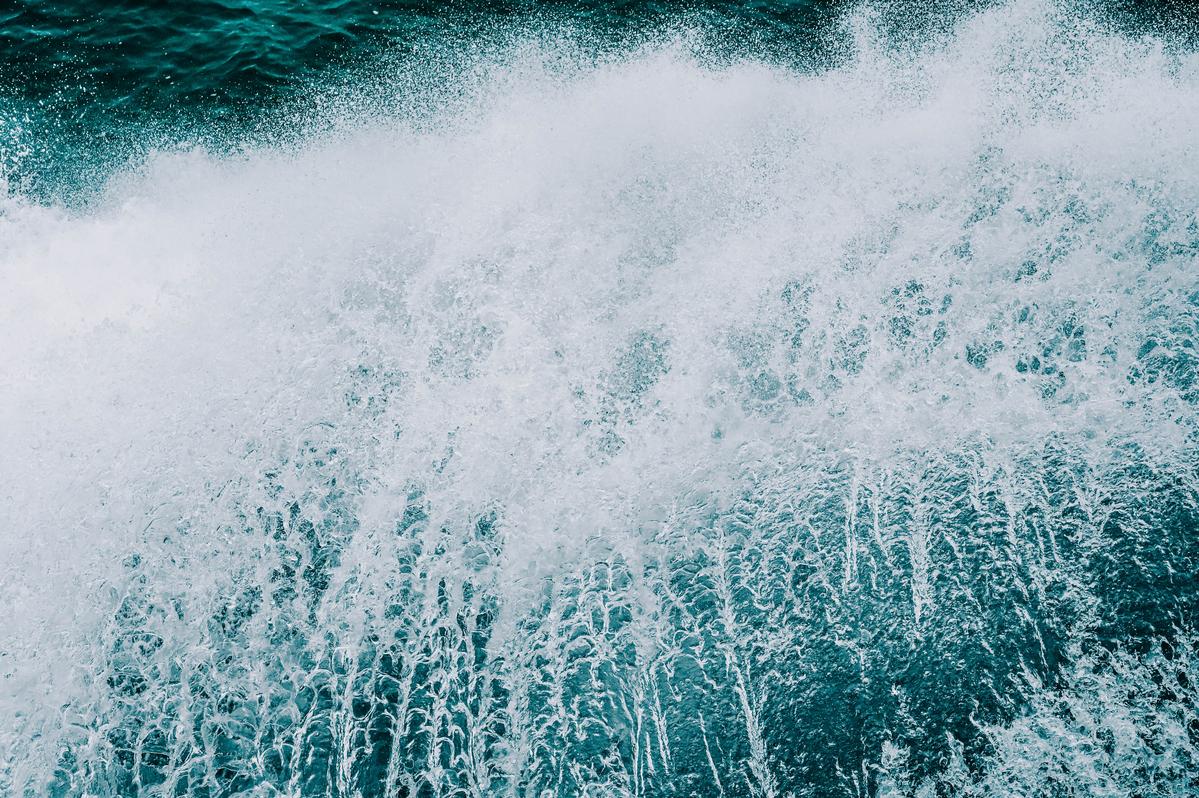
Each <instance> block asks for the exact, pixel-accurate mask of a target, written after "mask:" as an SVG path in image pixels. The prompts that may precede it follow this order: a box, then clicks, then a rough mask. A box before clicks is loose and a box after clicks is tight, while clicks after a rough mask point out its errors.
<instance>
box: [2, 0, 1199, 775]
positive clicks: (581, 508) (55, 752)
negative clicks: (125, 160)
mask: <svg viewBox="0 0 1199 798" xmlns="http://www.w3.org/2000/svg"><path fill="white" fill-rule="evenodd" d="M850 24H852V25H853V26H854V27H853V30H854V31H855V35H854V37H853V41H854V50H853V52H852V54H850V55H848V56H847V57H846V59H845V62H844V63H843V64H841V65H839V66H836V67H833V68H829V69H825V70H822V71H797V70H792V69H787V68H784V67H781V66H771V65H767V64H764V63H760V62H755V61H752V60H736V61H734V62H731V63H729V62H725V63H713V62H712V61H711V60H710V59H705V58H703V57H702V55H698V54H696V53H695V51H694V50H693V49H692V48H690V47H689V46H688V44H687V41H686V37H685V36H684V37H681V38H680V39H678V40H676V41H674V42H667V43H661V44H656V45H653V46H646V47H642V48H638V49H635V50H633V51H631V52H626V53H624V54H623V55H620V56H614V55H611V54H608V55H604V56H596V55H588V54H587V53H586V52H584V49H585V48H582V49H581V48H577V47H574V48H572V47H571V46H568V45H566V44H562V43H561V42H558V41H556V40H554V39H553V37H550V36H546V37H527V38H525V39H523V40H521V42H519V43H517V44H513V45H512V46H510V47H508V48H507V49H506V50H504V52H502V53H500V54H498V55H497V54H494V53H492V54H489V55H485V56H484V55H479V56H478V57H477V59H476V60H475V61H474V62H473V63H472V64H471V65H470V69H469V70H467V71H466V72H464V74H469V77H470V80H469V81H465V82H463V83H462V84H460V87H459V90H458V91H457V92H456V93H450V94H447V90H446V89H445V86H444V84H439V83H438V82H437V81H436V80H420V79H418V78H420V77H421V76H419V75H415V74H414V75H405V74H401V75H397V76H395V84H396V86H398V87H399V88H397V89H396V96H397V97H400V98H401V99H402V101H400V100H397V101H396V103H395V105H394V107H393V109H392V111H390V112H379V113H374V114H372V115H371V116H370V118H369V121H362V120H359V121H357V122H355V121H345V122H344V123H342V124H339V125H334V126H332V127H331V128H329V129H325V130H324V131H323V132H321V133H319V134H312V135H301V136H299V137H298V141H297V140H292V141H291V142H290V143H288V144H280V145H276V146H269V145H254V146H250V147H247V148H245V149H244V150H243V151H241V152H237V153H223V154H211V153H206V152H205V151H203V150H199V149H196V150H179V151H175V152H170V153H162V154H159V155H157V156H154V157H152V158H150V159H149V160H148V161H147V162H146V163H145V164H144V166H142V167H140V168H138V169H136V170H133V171H131V172H127V173H123V174H121V175H118V176H116V177H114V178H113V179H112V180H111V182H110V184H109V185H108V186H107V187H106V188H105V189H104V190H103V191H101V192H100V194H99V196H97V197H96V198H95V199H94V200H92V201H90V202H88V203H86V204H85V207H68V206H65V205H46V204H38V203H36V202H33V201H30V200H28V199H26V198H23V197H22V196H21V195H20V193H19V192H17V191H15V190H12V191H9V192H8V196H7V197H6V198H5V199H4V200H3V201H2V202H3V206H2V210H0V273H3V275H4V282H5V290H4V292H3V293H2V294H0V311H2V314H0V336H2V340H4V341H5V342H6V344H7V351H6V352H5V353H4V354H3V356H2V357H3V363H4V372H5V374H6V375H7V377H6V379H5V380H4V381H3V384H0V413H2V414H3V418H4V419H5V423H4V424H3V425H0V453H2V454H0V497H3V506H4V507H5V513H4V516H5V524H6V528H7V530H8V531H7V532H6V533H5V534H3V535H0V563H3V565H2V566H0V591H2V592H0V598H2V600H0V606H4V607H5V608H7V609H6V611H5V612H6V613H7V614H8V617H7V618H4V619H3V622H0V685H3V689H2V690H0V792H4V793H6V794H12V795H43V794H47V795H56V796H57V795H63V796H66V795H88V796H117V795H122V796H123V795H136V794H142V795H191V796H218V795H220V796H226V795H246V796H250V795H252V796H267V795H286V796H375V795H386V796H411V797H412V798H416V796H421V797H422V798H424V797H426V796H450V795H453V796H483V795H522V796H549V795H553V796H568V795H580V796H582V795H591V796H600V795H603V796H617V795H638V796H640V795H660V796H673V795H696V796H699V795H704V796H709V795H710V796H742V795H745V796H788V795H790V796H801V795H814V796H824V795H852V796H895V795H919V796H933V795H980V796H981V795H988V796H997V795H1013V796H1014V795H1020V796H1029V795H1045V796H1049V795H1053V796H1064V795H1088V796H1090V795H1129V794H1137V795H1179V796H1181V795H1188V794H1194V792H1195V791H1196V790H1199V782H1197V781H1196V776H1195V774H1196V773H1199V712H1197V710H1196V706H1197V705H1199V692H1197V689H1199V688H1196V679H1199V644H1197V638H1196V636H1195V631H1194V629H1193V628H1192V626H1191V624H1192V623H1193V620H1194V618H1195V617H1196V615H1195V613H1196V611H1197V610H1199V459H1197V458H1196V454H1195V452H1196V451H1197V449H1196V445H1197V443H1199V441H1197V433H1199V415H1197V412H1196V411H1197V404H1199V271H1197V270H1196V265H1197V259H1199V216H1197V209H1199V151H1197V142H1199V58H1197V57H1196V56H1195V55H1193V54H1192V53H1191V52H1189V51H1186V50H1182V49H1179V48H1172V47H1169V46H1167V45H1165V44H1163V43H1162V42H1160V41H1156V40H1151V39H1144V40H1133V39H1130V38H1128V37H1125V36H1120V35H1116V34H1114V33H1110V32H1107V31H1105V30H1104V29H1102V28H1101V27H1099V26H1097V25H1095V24H1093V23H1088V22H1085V21H1083V20H1080V19H1079V18H1077V17H1076V16H1074V15H1072V14H1070V13H1068V12H1065V11H1062V10H1060V9H1059V8H1057V7H1056V6H1053V5H1050V4H1046V3H1043V2H1037V1H1036V0H1018V1H1017V2H1014V3H1011V4H1009V5H1008V6H1006V7H1004V8H1000V9H996V10H992V11H988V12H985V13H982V14H979V15H976V16H973V17H971V18H969V19H966V20H963V21H961V22H960V23H959V24H958V25H957V26H956V27H955V28H954V29H953V31H952V32H951V33H945V34H942V35H939V36H934V37H932V40H931V41H928V42H925V43H924V44H921V45H920V46H918V47H916V46H913V47H908V48H894V47H889V46H887V45H886V44H884V43H883V42H882V38H881V36H880V35H879V34H878V33H877V31H876V28H875V27H874V26H872V24H871V21H870V17H869V15H868V14H859V15H858V16H856V17H854V18H853V21H852V22H851V23H850ZM413 68H414V69H415V67H413ZM438 85H440V86H441V88H439V89H435V88H431V87H435V86H438ZM406 86H413V87H415V88H412V89H411V92H410V93H408V94H405V91H406V89H405V88H404V87H406ZM422 92H423V93H422Z"/></svg>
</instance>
